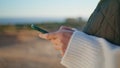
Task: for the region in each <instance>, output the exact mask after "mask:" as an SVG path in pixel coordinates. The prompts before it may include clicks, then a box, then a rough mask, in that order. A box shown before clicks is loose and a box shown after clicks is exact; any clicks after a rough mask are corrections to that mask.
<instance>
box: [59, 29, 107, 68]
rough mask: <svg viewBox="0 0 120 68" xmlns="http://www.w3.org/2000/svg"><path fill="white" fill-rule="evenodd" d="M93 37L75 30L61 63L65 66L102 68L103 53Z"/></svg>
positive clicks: (71, 67) (70, 67)
mask: <svg viewBox="0 0 120 68" xmlns="http://www.w3.org/2000/svg"><path fill="white" fill-rule="evenodd" d="M99 44H100V43H99V42H97V41H96V39H95V37H93V36H89V35H87V34H85V33H83V32H80V31H75V32H74V33H73V35H72V37H71V39H70V42H69V44H68V47H67V49H66V52H65V54H64V56H63V58H62V60H61V64H63V65H64V66H66V67H67V68H98V67H100V68H104V67H102V66H104V65H103V64H104V61H105V60H104V54H103V50H102V47H101V46H100V45H99Z"/></svg>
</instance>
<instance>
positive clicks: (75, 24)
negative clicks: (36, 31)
mask: <svg viewBox="0 0 120 68" xmlns="http://www.w3.org/2000/svg"><path fill="white" fill-rule="evenodd" d="M85 24H86V21H84V20H82V18H78V19H74V18H67V19H66V20H65V22H44V23H39V24H36V25H38V26H39V27H41V28H43V29H46V30H48V31H55V30H58V29H59V27H60V26H68V27H72V28H77V29H79V30H82V29H83V27H84V26H85ZM6 30H10V31H19V30H32V29H31V24H15V25H10V24H9V25H0V32H4V31H6Z"/></svg>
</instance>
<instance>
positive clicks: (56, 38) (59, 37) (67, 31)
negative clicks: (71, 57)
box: [39, 26, 74, 56]
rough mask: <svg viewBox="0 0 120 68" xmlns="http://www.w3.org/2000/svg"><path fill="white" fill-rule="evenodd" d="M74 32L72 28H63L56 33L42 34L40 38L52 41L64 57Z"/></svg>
mask: <svg viewBox="0 0 120 68" xmlns="http://www.w3.org/2000/svg"><path fill="white" fill-rule="evenodd" d="M73 32H74V31H73V30H72V29H71V28H69V27H65V26H62V27H60V29H59V30H58V31H56V32H51V33H47V34H41V33H40V34H39V36H40V37H41V38H43V39H46V40H50V41H51V42H52V43H53V44H54V47H55V49H57V50H60V52H61V54H62V56H63V55H64V53H65V51H66V48H67V46H68V43H69V40H70V37H71V35H72V34H73Z"/></svg>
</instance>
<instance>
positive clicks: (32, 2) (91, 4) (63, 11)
mask: <svg viewBox="0 0 120 68" xmlns="http://www.w3.org/2000/svg"><path fill="white" fill-rule="evenodd" d="M98 2H99V0H0V18H26V17H58V18H65V17H84V18H88V17H89V16H90V14H91V13H92V12H93V10H94V9H95V7H96V5H97V4H98Z"/></svg>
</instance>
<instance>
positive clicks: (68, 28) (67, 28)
mask: <svg viewBox="0 0 120 68" xmlns="http://www.w3.org/2000/svg"><path fill="white" fill-rule="evenodd" d="M59 30H71V31H73V30H72V28H70V27H67V26H61V27H60V29H59Z"/></svg>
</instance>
